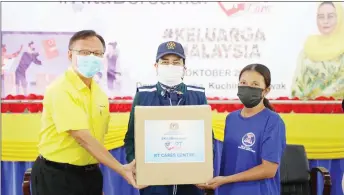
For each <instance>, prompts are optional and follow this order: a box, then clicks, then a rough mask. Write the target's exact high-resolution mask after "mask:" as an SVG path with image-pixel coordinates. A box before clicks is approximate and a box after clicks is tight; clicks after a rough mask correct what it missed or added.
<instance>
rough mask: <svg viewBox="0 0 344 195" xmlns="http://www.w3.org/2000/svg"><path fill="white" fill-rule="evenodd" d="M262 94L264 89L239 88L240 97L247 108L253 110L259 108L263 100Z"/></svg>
mask: <svg viewBox="0 0 344 195" xmlns="http://www.w3.org/2000/svg"><path fill="white" fill-rule="evenodd" d="M262 93H263V89H261V88H255V87H248V86H239V87H238V97H239V99H240V101H241V102H242V103H243V104H244V106H245V107H246V108H253V107H255V106H257V105H258V104H259V103H260V102H261V101H262V99H263V97H262Z"/></svg>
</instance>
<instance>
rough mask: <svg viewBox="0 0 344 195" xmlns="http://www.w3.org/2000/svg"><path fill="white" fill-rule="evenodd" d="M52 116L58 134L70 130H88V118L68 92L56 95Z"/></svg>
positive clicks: (52, 104)
mask: <svg viewBox="0 0 344 195" xmlns="http://www.w3.org/2000/svg"><path fill="white" fill-rule="evenodd" d="M51 115H52V118H53V121H54V123H55V126H56V130H57V132H58V133H62V132H65V131H69V130H88V129H89V123H88V116H87V114H86V113H85V111H84V110H83V108H82V107H81V106H79V105H78V104H77V103H76V102H75V100H74V99H73V97H72V95H71V94H70V93H68V92H67V91H59V92H56V93H54V95H53V97H52V101H51Z"/></svg>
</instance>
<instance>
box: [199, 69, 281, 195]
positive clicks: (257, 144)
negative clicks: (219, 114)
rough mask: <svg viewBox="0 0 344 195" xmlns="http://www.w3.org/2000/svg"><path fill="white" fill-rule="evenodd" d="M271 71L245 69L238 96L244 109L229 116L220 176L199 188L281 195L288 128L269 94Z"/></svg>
mask: <svg viewBox="0 0 344 195" xmlns="http://www.w3.org/2000/svg"><path fill="white" fill-rule="evenodd" d="M270 84H271V76H270V70H269V69H268V68H267V67H266V66H264V65H261V64H251V65H248V66H246V67H245V68H244V69H243V70H242V71H241V73H240V75H239V87H238V97H239V99H240V101H241V102H242V103H243V104H244V106H245V107H244V108H243V109H241V110H238V111H235V112H232V113H230V114H228V116H227V118H226V126H225V137H224V141H223V151H222V156H221V168H220V176H218V177H215V178H213V179H211V180H210V181H209V182H208V183H207V184H205V185H199V187H200V188H208V189H216V188H219V195H279V194H280V171H279V164H280V160H281V157H282V154H283V151H284V148H285V146H286V135H285V125H284V122H283V120H282V119H281V117H280V116H279V115H278V114H277V113H276V112H274V110H273V108H272V106H271V105H270V103H269V101H268V99H266V98H265V97H266V95H267V94H268V93H269V91H270Z"/></svg>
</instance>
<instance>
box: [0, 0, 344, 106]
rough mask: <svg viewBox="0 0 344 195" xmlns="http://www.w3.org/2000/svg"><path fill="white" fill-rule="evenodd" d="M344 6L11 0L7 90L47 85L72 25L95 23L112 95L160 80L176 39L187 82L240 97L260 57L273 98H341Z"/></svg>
mask: <svg viewBox="0 0 344 195" xmlns="http://www.w3.org/2000/svg"><path fill="white" fill-rule="evenodd" d="M343 7H344V3H337V2H326V3H321V2H318V3H314V2H187V1H185V2H74V3H73V2H51V3H27V6H18V4H17V3H15V2H6V3H4V4H3V13H2V14H3V16H4V17H3V18H6V20H3V21H2V27H3V30H5V31H6V32H3V35H2V36H3V37H2V62H3V63H2V68H3V73H4V74H3V75H2V78H3V79H4V82H3V83H4V87H3V93H2V95H6V94H23V93H24V94H27V93H36V94H43V93H44V90H45V87H46V86H47V85H49V83H51V82H52V80H54V78H56V77H57V76H59V75H61V74H62V73H63V71H64V70H66V69H67V68H68V66H69V63H70V62H69V60H68V58H67V51H68V42H69V38H70V36H71V35H72V34H71V33H73V32H77V31H79V30H81V29H93V30H96V31H97V32H98V33H99V34H101V35H102V36H104V38H105V40H106V48H107V51H106V54H105V56H104V58H105V59H104V63H105V64H106V68H105V70H104V72H102V73H99V74H98V75H97V76H96V81H97V82H99V83H100V84H101V86H102V87H103V89H104V90H105V91H106V92H107V93H108V95H109V96H133V95H134V94H135V92H136V87H140V86H144V85H151V84H154V83H156V82H157V79H156V78H157V76H156V75H157V71H156V68H155V67H154V64H155V63H156V60H155V56H156V51H157V47H158V45H159V44H160V43H162V42H165V41H171V40H172V41H178V42H180V43H182V44H183V46H184V49H185V52H186V71H185V77H184V82H185V83H187V84H190V85H196V86H202V87H204V88H205V89H206V94H207V96H210V97H215V96H216V97H224V98H236V97H237V95H236V94H237V86H238V80H239V75H240V71H241V69H242V68H243V67H245V66H246V65H248V64H252V63H262V64H265V65H266V66H268V67H269V69H270V71H271V77H272V82H271V85H270V86H269V87H270V88H271V92H270V94H269V97H270V98H277V97H281V96H288V97H299V98H301V99H312V98H315V97H318V96H332V97H334V98H338V99H342V98H343V96H344V44H343V43H344V15H343ZM61 13H63V14H61ZM12 15H16V16H18V17H11V16H12ZM28 15H29V16H30V17H26V16H28ZM67 21H68V22H67ZM61 31H63V32H61ZM64 32H71V33H64Z"/></svg>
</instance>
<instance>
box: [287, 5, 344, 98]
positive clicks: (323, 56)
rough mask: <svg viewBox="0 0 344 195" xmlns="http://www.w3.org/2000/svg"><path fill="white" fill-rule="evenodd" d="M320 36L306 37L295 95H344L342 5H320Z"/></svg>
mask: <svg viewBox="0 0 344 195" xmlns="http://www.w3.org/2000/svg"><path fill="white" fill-rule="evenodd" d="M316 21H317V26H318V30H319V34H318V35H311V36H309V37H308V38H307V40H306V42H305V44H304V49H303V51H302V52H301V54H300V55H299V58H298V61H297V67H296V70H295V74H294V78H293V84H292V86H291V88H292V93H291V94H292V96H293V97H299V98H301V99H314V98H316V97H319V96H327V97H334V98H343V96H344V15H343V4H342V3H341V2H331V1H326V2H322V3H320V5H319V6H318V10H317V13H316Z"/></svg>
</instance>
